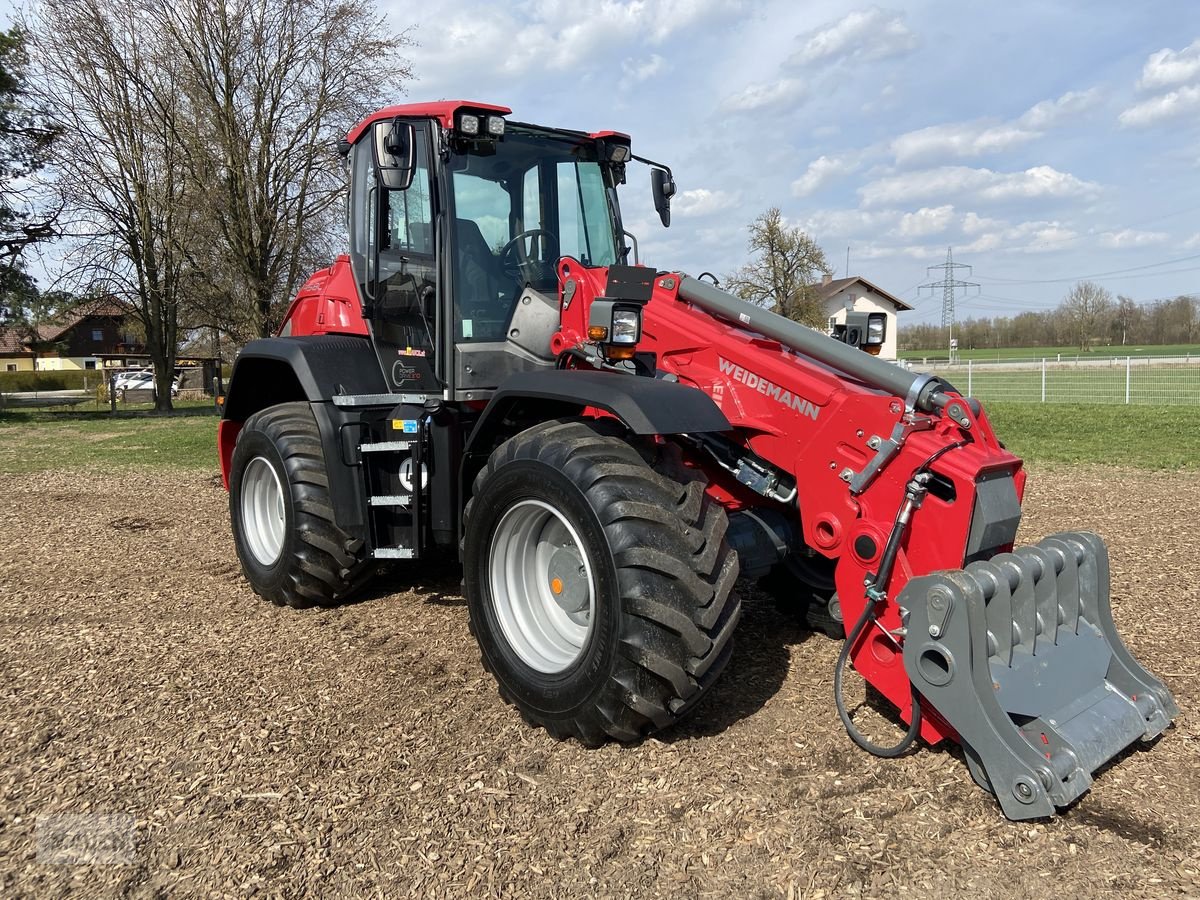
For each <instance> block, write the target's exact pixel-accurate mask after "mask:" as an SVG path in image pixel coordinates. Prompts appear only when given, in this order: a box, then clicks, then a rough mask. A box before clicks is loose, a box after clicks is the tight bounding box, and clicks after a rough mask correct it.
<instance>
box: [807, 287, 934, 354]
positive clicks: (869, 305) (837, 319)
mask: <svg viewBox="0 0 1200 900" xmlns="http://www.w3.org/2000/svg"><path fill="white" fill-rule="evenodd" d="M814 287H815V288H816V290H817V295H818V296H819V297H820V298H821V302H822V303H824V304H825V311H826V313H827V314H828V315H829V330H830V332H832V331H833V330H834V328H835V327H836V326H837V325H844V324H845V322H846V313H847V312H848V311H849V312H859V313H883V315H884V319H883V323H884V328H883V346H882V348H881V349H880V352H879V356H880V357H882V358H883V359H895V358H896V330H897V324H896V314H897V313H899V312H902V311H905V310H911V309H912V307H911V306H909V305H908V304H907V303H905V302H904V301H903V300H901V299H900V298H899V297H894V296H892V295H891V294H889V293H888V292H887V291H885V290H884V289H883V288H881V287H877V286H875V285H874V284H872V283H871V282H869V281H867V279H865V278H863V277H862V276H860V275H854V276H851V277H850V278H836V279H835V278H833V277H831V276H829V275H826V276H825V279H824V281H822V282H821V283H820V284H819V285H814Z"/></svg>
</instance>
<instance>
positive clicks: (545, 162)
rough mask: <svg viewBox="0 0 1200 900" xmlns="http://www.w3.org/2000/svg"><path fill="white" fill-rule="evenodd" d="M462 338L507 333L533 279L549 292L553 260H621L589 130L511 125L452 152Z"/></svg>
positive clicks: (456, 286) (457, 327) (500, 336)
mask: <svg viewBox="0 0 1200 900" xmlns="http://www.w3.org/2000/svg"><path fill="white" fill-rule="evenodd" d="M449 170H450V181H451V189H452V193H453V209H454V238H453V245H454V248H455V249H454V259H453V261H452V265H453V277H454V297H455V340H457V341H500V340H504V337H505V328H506V327H507V323H508V319H509V316H510V314H511V312H512V308H513V305H514V304H515V303H516V300H517V298H518V297H519V296H520V294H521V292H522V291H523V290H524V289H525V287H526V286H529V287H532V288H534V289H535V290H539V291H544V292H550V291H553V290H554V289H555V288H556V286H557V281H558V279H557V275H556V273H555V263H556V262H557V261H558V259H559V258H560V257H563V256H571V257H574V258H575V259H578V260H579V261H580V262H582V263H583V264H584V265H589V266H608V265H612V264H613V263H615V262H616V261H617V246H618V244H617V241H616V237H615V234H614V231H615V229H614V226H613V221H614V219H613V213H612V209H611V207H610V205H609V191H608V185H607V184H606V176H605V172H604V170H603V168H602V167H601V165H600V163H599V162H598V161H597V158H596V147H595V144H594V143H593V142H592V141H590V140H588V139H587V138H582V137H581V138H574V137H571V136H569V135H563V134H558V133H554V132H545V131H539V130H537V129H533V128H529V127H522V126H514V125H510V126H509V131H508V133H507V134H505V136H504V139H503V140H502V141H500V142H498V143H496V144H491V145H485V146H483V147H481V148H480V149H477V150H472V151H471V152H468V153H458V154H455V155H454V156H453V157H451V160H450V164H449Z"/></svg>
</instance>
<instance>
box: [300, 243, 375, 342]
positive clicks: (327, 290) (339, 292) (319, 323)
mask: <svg viewBox="0 0 1200 900" xmlns="http://www.w3.org/2000/svg"><path fill="white" fill-rule="evenodd" d="M279 333H280V334H281V335H293V336H298V335H303V334H361V335H366V333H367V323H366V322H365V321H364V320H363V316H362V304H361V303H360V302H359V299H358V286H357V285H355V283H354V274H353V273H352V272H351V271H350V257H349V256H346V255H345V254H342V255H341V256H339V257H338V258H337V259H336V260H334V262H333V265H331V266H330V267H329V268H327V269H321V270H320V271H319V272H317V273H315V274H314V275H313V276H312V277H311V278H309V279H308V281H306V282H304V285H303V286H302V287H301V288H300V290H299V291H297V293H296V299H295V300H293V301H292V305H291V306H289V307H288V310H287V312H286V313H285V314H284V317H283V324H282V325H281V326H280V328H279Z"/></svg>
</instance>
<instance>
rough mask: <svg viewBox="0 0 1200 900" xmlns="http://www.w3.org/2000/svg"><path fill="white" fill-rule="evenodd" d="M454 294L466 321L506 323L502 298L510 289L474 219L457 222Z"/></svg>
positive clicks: (457, 220) (455, 221)
mask: <svg viewBox="0 0 1200 900" xmlns="http://www.w3.org/2000/svg"><path fill="white" fill-rule="evenodd" d="M454 237H455V242H454V243H455V252H454V290H455V294H456V295H457V297H458V308H459V312H460V315H462V317H463V318H466V319H470V318H475V317H482V318H487V319H492V320H495V319H506V318H507V316H508V310H507V308H505V307H506V304H505V302H504V301H503V299H502V298H501V294H502V293H503V292H504V289H505V288H506V287H507V286H508V285H507V279H505V278H504V276H503V273H502V272H501V271H500V261H499V260H498V259H497V258H496V254H494V253H493V252H492V251H491V248H490V247H488V245H487V241H486V240H484V238H483V233H482V232H481V231H480V230H479V226H478V225H477V224H476V223H475V222H474V221H473V220H472V219H455V220H454Z"/></svg>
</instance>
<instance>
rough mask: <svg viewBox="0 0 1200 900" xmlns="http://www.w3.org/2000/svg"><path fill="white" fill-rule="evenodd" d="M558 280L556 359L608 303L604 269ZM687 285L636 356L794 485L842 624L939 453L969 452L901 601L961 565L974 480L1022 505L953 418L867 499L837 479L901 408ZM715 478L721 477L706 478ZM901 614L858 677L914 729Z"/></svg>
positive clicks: (921, 518) (890, 606)
mask: <svg viewBox="0 0 1200 900" xmlns="http://www.w3.org/2000/svg"><path fill="white" fill-rule="evenodd" d="M559 272H560V279H562V280H563V281H564V283H565V281H566V279H574V280H575V281H576V290H575V294H574V298H573V302H572V303H571V304H570V306H569V307H568V308H567V309H566V310H564V312H563V314H562V329H561V331H560V332H559V333H558V334H557V335H555V337H554V340H553V342H552V347H553V349H554V350H555V352H557V353H561V352H563V351H566V350H568V349H570V348H572V347H575V346H579V345H581V344H583V343H584V335H585V334H586V330H587V328H586V326H587V322H588V307H589V305H590V301H591V299H592V298H594V297H598V296H603V294H604V290H605V287H606V282H607V270H605V269H588V268H585V267H583V266H582V265H581V264H580V263H578V262H576V261H574V260H564V261H562V262H561V263H560V269H559ZM679 283H680V276H679V275H668V276H663V275H660V276H658V277H657V278H656V281H655V287H654V295H653V298H652V299H651V300H650V302H649V303H648V304H647V305H646V307H645V309H644V311H643V326H642V340H641V341H640V343H639V344H638V349H639V350H642V351H651V352H654V353H656V354H657V355H658V368H659V369H660V370H661V371H664V372H669V373H672V374H674V375H676V376H678V378H679V380H680V381H681V382H682V383H684V384H691V385H693V386H695V387H697V388H699V389H700V390H702V391H704V392H705V393H706V394H708V395H709V396H710V397H712V398H713V400H714V401H715V402H716V404H717V405H718V406H719V407H720V408H721V410H722V411H723V412H724V413H725V415H726V417H727V418H728V419H729V421H730V422H731V423H732V424H733V426H734V428H735V430H736V433H737V435H738V437H739V438H740V440H741V442H742V443H743V444H744V445H745V446H747V447H749V448H750V449H751V450H753V451H754V452H755V453H756V454H758V455H759V456H761V457H763V458H764V459H766V460H768V461H769V462H771V463H773V464H774V465H775V466H777V467H779V468H780V469H782V470H784V471H786V472H788V473H790V474H791V475H793V476H794V477H795V478H796V482H797V488H798V494H797V499H796V505H797V509H796V512H797V513H798V515H799V517H800V522H801V527H802V530H803V535H804V541H805V543H807V544H808V545H809V546H810V547H814V548H816V549H817V550H819V551H820V552H821V553H822V554H824V555H825V556H827V557H829V558H831V559H836V560H838V566H837V572H836V582H837V587H838V595H839V597H840V598H841V601H842V610H843V615H844V618H845V620H846V621H847V622H854V621H855V620H856V619H857V618H858V616H859V615H860V614H861V612H862V608H863V604H864V603H865V596H864V592H863V588H864V581H865V579H866V578H867V576H868V574H869V573H873V572H874V570H875V567H876V566H877V565H878V563H879V560H880V557H881V556H882V552H883V547H884V545H885V543H886V542H887V537H888V534H889V532H890V531H891V528H892V523H893V520H894V519H895V516H896V512H897V510H898V509H899V508H900V506H901V504H902V503H903V501H904V491H905V486H906V484H907V483H908V481H909V479H910V478H911V477H912V475H913V474H914V473H915V472H916V470H917V469H919V468H920V467H921V466H922V465H923V464H924V463H925V461H926V460H927V459H928V458H929V457H930V456H932V455H933V453H934V452H935V451H937V450H939V449H941V448H943V447H945V446H947V445H949V444H953V443H955V442H958V441H961V440H969V441H971V443H968V444H967V445H966V446H964V447H962V448H959V449H955V450H953V451H950V452H947V453H946V454H945V455H944V456H942V457H941V458H940V459H938V460H937V462H936V463H934V465H933V466H932V471H933V472H934V473H935V474H937V475H941V476H943V477H944V478H945V479H948V480H949V481H950V482H952V483H953V485H954V489H955V496H954V498H953V499H952V500H951V501H947V500H945V499H941V498H939V497H937V496H934V494H932V493H931V494H929V495H928V496H927V497H926V498H925V501H924V505H923V507H922V508H921V509H920V510H918V511H917V512H916V513H915V514H914V516H913V519H912V524H911V526H910V528H909V529H908V532H907V535H906V539H905V542H904V544H903V545H902V550H901V553H900V556H899V558H898V560H897V564H896V566H895V569H894V571H893V574H892V577H891V580H890V582H889V583H888V584H887V585H886V590H887V595H888V597H889V598H893V599H894V598H896V597H897V596H899V594H900V591H901V590H903V588H904V585H905V584H906V583H907V582H908V580H909V579H910V578H911V577H913V576H914V575H921V574H928V573H930V572H933V571H937V570H939V569H950V568H959V567H961V566H962V565H963V559H964V554H965V550H966V544H967V538H968V534H969V531H970V525H971V516H972V512H973V508H974V500H975V483H976V480H977V479H978V478H979V477H980V476H981V475H982V474H984V473H988V472H994V471H1005V472H1010V473H1012V474H1013V475H1014V476H1015V482H1016V485H1017V491H1018V497H1019V495H1020V493H1021V491H1022V489H1023V485H1024V473H1023V472H1022V471H1021V461H1020V460H1019V459H1018V458H1017V457H1015V456H1013V455H1012V454H1011V453H1008V452H1007V451H1005V450H1004V449H1002V448H1001V447H1000V445H999V442H998V441H997V440H996V437H995V434H994V433H993V431H992V428H991V426H990V425H989V423H988V421H987V418H986V417H985V416H983V415H982V414H981V415H980V416H978V417H977V418H976V417H973V418H972V422H971V426H970V428H969V429H966V430H963V429H961V428H959V426H958V425H955V424H954V423H953V422H952V421H951V420H950V419H948V418H945V417H937V418H935V419H932V420H931V421H932V422H933V428H932V429H930V430H928V431H923V432H918V433H915V434H913V435H912V436H911V437H909V439H908V440H907V441H906V442H905V443H904V445H903V447H902V448H901V450H900V452H899V453H898V454H897V456H896V457H894V458H893V459H892V460H891V461H890V462H889V463H888V464H887V465H886V466H885V467H884V468H883V469H882V470H881V472H880V473H879V475H878V476H877V477H876V479H875V480H874V481H873V482H872V483H871V484H870V486H869V487H867V489H866V490H865V491H864V492H863V493H862V494H860V495H859V496H857V497H856V496H854V495H852V494H851V492H850V489H849V485H848V484H847V483H846V482H845V481H844V480H843V479H842V477H841V473H842V471H843V470H845V469H847V468H848V469H851V470H853V471H855V472H858V471H861V470H862V469H863V467H864V466H866V465H867V463H868V462H870V460H871V459H872V458H873V457H874V455H875V451H874V450H872V449H870V448H869V447H868V446H867V441H868V440H870V439H871V438H872V436H878V437H880V438H887V437H889V436H890V435H891V434H892V429H893V426H895V425H896V423H897V422H899V421H900V419H901V417H902V415H903V413H904V402H903V398H900V397H895V396H891V395H888V394H886V393H883V392H881V391H878V390H875V389H873V388H870V387H867V386H866V385H862V384H859V383H857V382H855V381H854V380H852V379H850V378H849V377H848V376H846V375H843V374H841V373H835V372H834V371H832V370H830V369H828V368H827V367H825V366H823V365H821V364H820V363H817V362H815V361H813V360H811V359H809V358H807V357H804V356H801V355H799V354H797V353H794V352H793V351H791V350H789V349H786V348H784V347H783V346H782V345H780V344H779V343H778V342H776V341H773V340H770V339H767V338H763V337H760V336H756V335H754V334H752V333H750V332H747V331H744V330H743V329H741V328H739V327H737V326H735V325H733V324H732V323H727V322H725V321H723V320H721V319H719V318H716V317H714V316H712V315H710V314H708V313H707V312H705V311H703V310H700V309H697V308H696V307H694V306H693V305H692V304H690V303H688V302H687V301H686V300H683V299H681V298H680V296H679V293H678V285H679ZM696 462H697V463H698V464H701V465H704V467H705V468H706V470H708V471H709V472H710V475H712V488H711V493H713V495H714V496H715V497H716V498H717V499H718V500H720V501H721V502H722V503H724V504H725V505H726V506H727V507H729V508H738V507H741V506H744V505H753V504H762V503H764V502H765V501H764V500H763V498H762V497H760V496H759V495H758V494H755V493H753V492H751V491H749V490H748V489H746V488H744V487H743V486H742V485H740V484H738V483H737V482H736V481H735V480H734V479H733V478H732V477H730V476H729V475H728V474H726V473H725V472H724V470H722V469H720V468H716V467H709V466H708V465H706V464H705V463H704V461H702V460H697V461H696ZM713 468H715V472H714V471H712V469H713ZM860 535H869V536H870V537H871V538H872V541H873V543H874V546H875V548H876V549H875V552H874V553H873V554H871V555H870V556H868V557H867V558H861V557H859V556H857V555H856V553H855V552H854V549H853V548H854V541H855V539H856V538H857V537H859V536H860ZM900 626H901V622H900V616H899V607H898V606H897V605H896V604H895V603H894V602H888V603H887V604H885V608H884V610H883V611H882V613H881V614H880V617H879V622H878V627H876V628H875V629H873V630H871V631H868V632H865V633H864V634H863V636H862V637H861V638H860V640H859V642H858V646H856V647H855V648H854V651H853V659H854V664H855V668H856V669H857V670H858V671H860V672H861V673H862V674H863V676H864V677H866V678H867V679H868V680H869V681H870V682H871V683H872V684H874V685H875V686H876V687H878V688H879V689H880V690H881V691H882V692H883V693H884V694H885V695H886V696H887V697H888V698H889V699H890V700H891V701H892V702H893V703H895V704H896V706H897V707H899V708H900V709H901V710H902V711H903V712H904V714H905V716H906V717H907V715H908V712H909V706H910V696H909V690H910V688H909V680H908V677H907V675H906V674H905V672H904V667H903V661H902V659H901V657H900V648H899V645H898V643H897V641H896V639H894V638H893V637H892V636H891V635H890V634H888V633H887V632H888V631H893V630H895V629H898V628H900ZM922 735H923V736H924V737H925V738H926V739H927V740H930V741H937V740H939V739H941V738H944V737H953V732H952V731H951V730H950V729H949V728H948V726H946V725H945V724H944V723H943V722H941V721H940V720H939V719H937V718H936V717H934V716H930V717H928V718H926V719H925V720H924V726H923V728H922Z"/></svg>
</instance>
